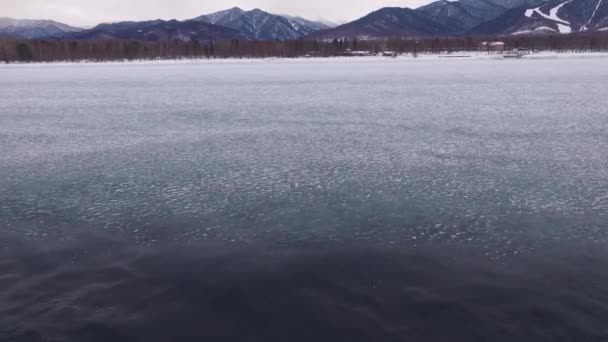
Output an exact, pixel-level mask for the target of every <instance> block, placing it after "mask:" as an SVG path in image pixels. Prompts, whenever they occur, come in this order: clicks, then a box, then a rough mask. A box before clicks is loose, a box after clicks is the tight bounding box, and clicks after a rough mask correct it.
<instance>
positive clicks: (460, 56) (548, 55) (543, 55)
mask: <svg viewBox="0 0 608 342" xmlns="http://www.w3.org/2000/svg"><path fill="white" fill-rule="evenodd" d="M558 58H559V59H563V58H577V59H578V58H608V52H570V51H569V52H554V51H543V52H539V53H532V54H528V55H524V56H522V57H521V59H558ZM471 59H474V60H480V59H487V60H505V58H504V54H500V53H490V54H488V53H487V52H479V51H472V52H466V51H465V52H454V53H439V54H418V55H417V56H416V57H414V56H413V55H412V54H404V55H399V56H397V57H396V58H391V57H383V56H353V57H313V58H305V57H300V58H277V57H272V58H212V59H200V58H195V59H191V58H181V59H154V60H145V59H138V60H117V61H103V62H101V61H89V60H82V61H59V62H35V63H10V64H0V68H6V67H23V66H27V67H30V66H56V65H115V64H129V65H138V64H141V65H156V64H158V65H174V64H258V63H269V62H271V63H306V62H312V63H323V62H332V63H333V62H336V61H340V60H343V61H357V62H365V61H372V62H377V61H387V62H390V61H396V60H398V61H406V60H408V61H412V62H415V61H432V60H437V61H440V60H471Z"/></svg>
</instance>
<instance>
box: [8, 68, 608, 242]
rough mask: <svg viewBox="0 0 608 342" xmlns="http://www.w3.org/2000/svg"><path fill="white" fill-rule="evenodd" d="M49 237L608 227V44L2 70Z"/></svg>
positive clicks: (21, 204) (527, 232)
mask: <svg viewBox="0 0 608 342" xmlns="http://www.w3.org/2000/svg"><path fill="white" fill-rule="evenodd" d="M0 89H1V91H0V175H2V176H1V177H0V193H1V198H0V225H1V226H3V229H5V230H10V231H13V232H17V233H18V234H22V235H26V236H28V237H33V238H53V237H66V236H70V235H71V234H74V233H77V232H78V231H98V232H112V234H113V235H117V234H120V235H122V236H124V237H125V238H127V239H133V240H134V241H136V242H140V243H148V242H151V241H159V240H163V239H169V240H205V239H207V240H216V239H220V240H228V241H232V240H234V241H244V242H247V241H252V240H268V239H270V240H282V241H283V240H285V241H296V240H298V241H300V240H321V241H326V240H352V239H355V240H381V241H388V242H391V243H393V242H394V243H402V242H406V243H418V242H420V241H440V242H448V243H466V244H476V245H479V246H482V247H484V248H487V249H488V250H489V251H491V253H498V254H501V253H511V252H519V251H521V250H524V249H530V248H534V247H536V246H538V244H540V243H542V242H546V241H554V240H567V241H574V242H580V243H583V244H603V243H606V242H608V239H607V238H608V235H607V231H606V228H607V226H608V225H607V223H608V216H607V213H608V158H607V156H608V109H607V108H608V96H606V95H607V94H608V59H605V58H586V59H579V58H567V59H538V60H525V59H522V60H490V59H487V60H481V59H472V60H454V59H449V60H413V59H397V60H389V59H386V60H379V59H352V60H333V61H332V60H304V61H256V62H250V61H243V62H235V61H233V62H229V63H209V62H197V63H176V64H171V63H165V64H158V65H155V64H110V65H100V64H90V65H43V66H40V65H36V66H23V65H19V66H0Z"/></svg>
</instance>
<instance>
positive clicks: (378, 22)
mask: <svg viewBox="0 0 608 342" xmlns="http://www.w3.org/2000/svg"><path fill="white" fill-rule="evenodd" d="M585 31H608V0H438V1H435V2H432V3H430V4H428V5H425V6H422V7H419V8H417V9H410V8H400V7H385V8H381V9H379V10H377V11H374V12H372V13H369V14H368V15H366V16H364V17H362V18H359V19H356V20H354V21H352V22H348V23H345V24H343V25H339V26H335V25H331V24H329V23H327V22H325V21H321V20H320V21H314V20H307V19H304V18H302V17H295V16H288V15H279V14H272V13H269V12H265V11H263V10H261V9H254V10H251V11H245V10H243V9H241V8H238V7H234V8H231V9H227V10H224V11H219V12H215V13H208V14H204V15H200V16H198V17H195V18H192V19H189V20H183V21H178V20H160V19H159V20H151V21H143V22H118V23H104V24H100V25H97V26H95V27H93V28H91V29H79V28H76V27H72V26H69V25H66V24H62V23H58V22H54V21H50V20H15V19H9V18H0V36H16V37H21V38H48V37H55V38H70V39H100V38H107V39H110V38H118V39H138V40H152V41H159V40H182V41H194V40H195V41H210V40H230V39H249V40H292V39H299V38H306V39H323V40H327V39H342V38H358V39H372V38H390V37H440V36H441V37H446V36H464V35H519V34H566V33H572V32H585Z"/></svg>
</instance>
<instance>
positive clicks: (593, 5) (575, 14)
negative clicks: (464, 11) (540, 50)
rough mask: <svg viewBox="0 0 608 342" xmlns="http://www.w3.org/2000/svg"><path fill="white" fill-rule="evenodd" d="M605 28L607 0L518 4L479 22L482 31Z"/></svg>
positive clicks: (564, 31) (559, 31)
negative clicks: (492, 18) (484, 21)
mask: <svg viewBox="0 0 608 342" xmlns="http://www.w3.org/2000/svg"><path fill="white" fill-rule="evenodd" d="M607 28H608V0H556V1H551V2H548V3H542V4H540V5H537V6H527V7H525V6H524V7H520V8H517V9H513V10H510V11H508V12H506V13H505V14H504V15H502V16H500V17H498V18H496V19H494V20H492V21H489V22H486V23H483V24H481V25H480V26H478V27H476V28H475V29H474V30H473V32H475V33H481V34H567V33H572V32H583V31H603V30H606V29H607Z"/></svg>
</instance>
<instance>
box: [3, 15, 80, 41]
mask: <svg viewBox="0 0 608 342" xmlns="http://www.w3.org/2000/svg"><path fill="white" fill-rule="evenodd" d="M80 30H82V29H81V28H77V27H72V26H69V25H66V24H62V23H59V22H56V21H53V20H31V19H25V20H17V19H12V18H0V36H14V37H19V38H40V37H59V36H63V35H64V34H65V33H68V32H78V31H80Z"/></svg>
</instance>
